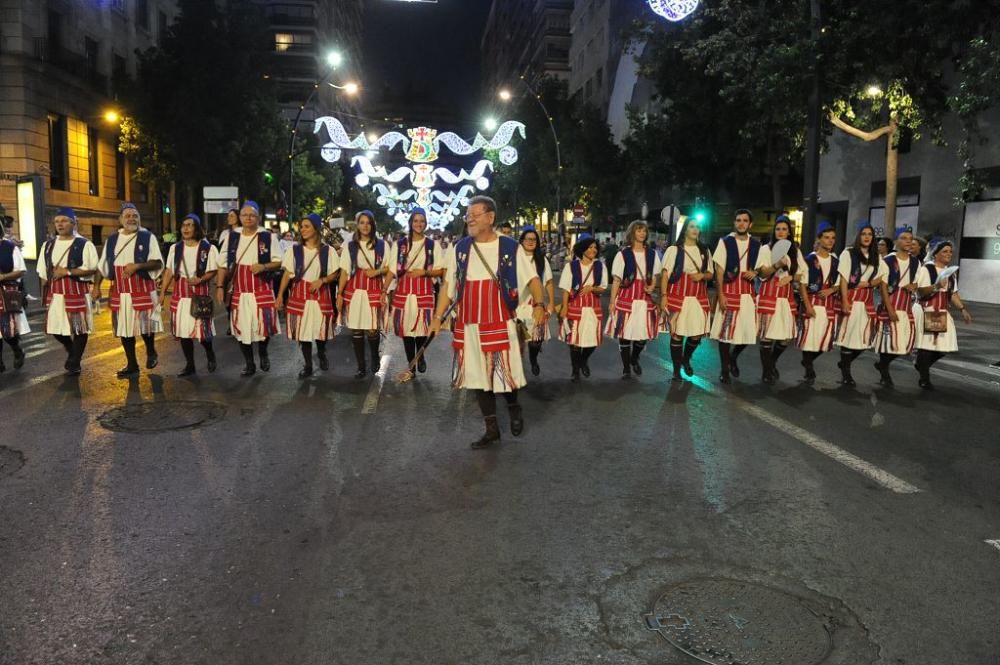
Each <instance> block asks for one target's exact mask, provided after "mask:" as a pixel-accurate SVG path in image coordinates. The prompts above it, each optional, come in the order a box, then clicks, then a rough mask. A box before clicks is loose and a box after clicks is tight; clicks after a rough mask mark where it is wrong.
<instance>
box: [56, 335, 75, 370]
mask: <svg viewBox="0 0 1000 665" xmlns="http://www.w3.org/2000/svg"><path fill="white" fill-rule="evenodd" d="M53 337H55V338H56V341H57V342H59V343H60V344H62V347H63V348H64V349H66V362H65V363H63V369H65V370H66V371H69V369H70V366H71V365H72V364H73V338H72V337H70V336H69V335H53Z"/></svg>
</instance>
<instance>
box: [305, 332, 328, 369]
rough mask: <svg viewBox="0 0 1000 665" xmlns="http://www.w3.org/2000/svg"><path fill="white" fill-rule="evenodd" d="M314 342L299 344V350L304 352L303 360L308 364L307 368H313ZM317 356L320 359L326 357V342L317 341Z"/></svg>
mask: <svg viewBox="0 0 1000 665" xmlns="http://www.w3.org/2000/svg"><path fill="white" fill-rule="evenodd" d="M312 345H313V343H312V342H299V349H300V350H301V351H302V359H303V360H305V362H306V367H308V368H312V364H313V353H312V351H313V350H312ZM316 355H317V356H319V357H320V358H325V357H326V340H323V339H318V340H316Z"/></svg>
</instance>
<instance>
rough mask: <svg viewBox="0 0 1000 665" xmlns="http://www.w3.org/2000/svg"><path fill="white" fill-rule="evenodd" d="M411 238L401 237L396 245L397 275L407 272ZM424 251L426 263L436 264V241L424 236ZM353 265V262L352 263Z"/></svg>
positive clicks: (427, 264)
mask: <svg viewBox="0 0 1000 665" xmlns="http://www.w3.org/2000/svg"><path fill="white" fill-rule="evenodd" d="M409 246H410V239H409V238H401V239H400V241H399V243H398V244H397V245H396V249H397V256H396V276H397V277H402V276H403V273H404V272H406V260H407V258H408V255H409V253H410V250H409ZM424 253H425V254H426V255H427V261H426V263H425V264H424V265H426V266H427V267H431V266H433V265H434V241H433V240H431V239H430V238H424ZM352 265H353V263H352Z"/></svg>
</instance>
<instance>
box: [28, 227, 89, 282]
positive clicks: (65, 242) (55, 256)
mask: <svg viewBox="0 0 1000 665" xmlns="http://www.w3.org/2000/svg"><path fill="white" fill-rule="evenodd" d="M74 241H76V238H75V237H73V238H63V237H61V236H60V237H57V238H56V239H55V240H49V241H46V243H45V244H44V245H42V252H41V254H40V255H39V256H40V258H41V260H40V261H39V262H38V276H39V278H41V279H44V280H48V279H49V275H48V266H46V265H45V253H46V252H47V251H48V247H49V244H50V243H55V245H54V246H53V250H52V267H53V268H65V267H66V266H67V265H68V264H69V249H70V246H71V245H72V244H73V242H74ZM97 263H98V258H97V248H96V247H94V243H92V242H90V241H89V240H88V241H87V242H86V244H85V245H84V246H83V265H82V266H77V268H79V269H81V270H97ZM77 279H80V280H83V281H86V282H89V281H91V280H93V279H94V278H93V277H79V278H77Z"/></svg>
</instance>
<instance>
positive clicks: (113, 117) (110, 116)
mask: <svg viewBox="0 0 1000 665" xmlns="http://www.w3.org/2000/svg"><path fill="white" fill-rule="evenodd" d="M121 119H122V117H121V114H120V113H118V111H116V110H115V109H108V110H107V111H105V112H104V120H105V122H108V123H110V124H112V125H114V124H117V123H118V121H119V120H121Z"/></svg>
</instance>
